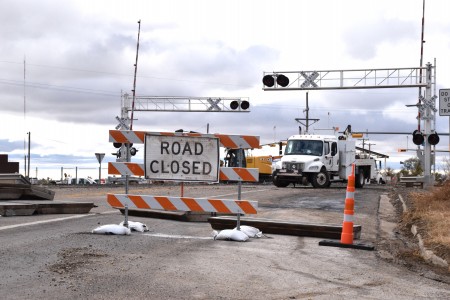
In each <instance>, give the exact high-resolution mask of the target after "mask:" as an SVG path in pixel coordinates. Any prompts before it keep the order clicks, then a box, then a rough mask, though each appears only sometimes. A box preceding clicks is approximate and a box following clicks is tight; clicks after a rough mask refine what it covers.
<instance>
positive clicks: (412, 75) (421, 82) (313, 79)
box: [263, 63, 437, 184]
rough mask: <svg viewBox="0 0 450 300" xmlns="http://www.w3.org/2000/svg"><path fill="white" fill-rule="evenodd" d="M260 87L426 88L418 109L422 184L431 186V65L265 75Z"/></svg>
mask: <svg viewBox="0 0 450 300" xmlns="http://www.w3.org/2000/svg"><path fill="white" fill-rule="evenodd" d="M422 71H425V72H422ZM424 73H425V74H424ZM263 85H264V86H263V90H264V91H298V90H339V89H377V88H414V87H418V88H425V94H424V96H422V95H420V101H419V103H418V104H417V107H418V109H419V111H420V118H421V120H423V121H424V129H423V134H424V135H425V139H424V140H425V141H424V154H425V155H424V156H425V157H424V181H425V183H426V184H430V183H432V176H431V144H430V143H429V142H428V139H427V137H428V136H429V135H431V134H432V133H433V132H432V131H434V128H433V129H432V128H431V126H432V125H434V124H435V123H434V120H435V114H436V111H437V109H436V105H435V102H436V98H437V97H436V95H434V96H431V93H432V88H434V90H435V87H436V66H432V65H431V63H428V64H427V65H426V67H417V68H385V69H354V70H325V71H277V72H275V71H274V72H264V74H263Z"/></svg>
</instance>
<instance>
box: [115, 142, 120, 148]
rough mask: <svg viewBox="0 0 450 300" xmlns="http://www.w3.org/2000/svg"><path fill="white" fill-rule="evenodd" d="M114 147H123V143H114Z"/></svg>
mask: <svg viewBox="0 0 450 300" xmlns="http://www.w3.org/2000/svg"><path fill="white" fill-rule="evenodd" d="M113 146H114V148H120V147H122V143H113Z"/></svg>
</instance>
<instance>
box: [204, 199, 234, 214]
mask: <svg viewBox="0 0 450 300" xmlns="http://www.w3.org/2000/svg"><path fill="white" fill-rule="evenodd" d="M208 202H209V203H211V205H212V206H213V207H214V208H215V209H216V211H217V212H221V213H231V211H230V209H229V208H228V207H226V205H225V204H224V203H223V202H222V200H214V199H211V200H208Z"/></svg>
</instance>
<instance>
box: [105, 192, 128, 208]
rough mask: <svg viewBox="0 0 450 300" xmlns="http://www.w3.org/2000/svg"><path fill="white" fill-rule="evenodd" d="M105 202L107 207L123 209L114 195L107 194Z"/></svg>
mask: <svg viewBox="0 0 450 300" xmlns="http://www.w3.org/2000/svg"><path fill="white" fill-rule="evenodd" d="M106 200H107V201H108V203H109V205H111V206H112V207H124V206H123V204H122V202H120V200H119V199H117V197H116V195H113V194H107V195H106Z"/></svg>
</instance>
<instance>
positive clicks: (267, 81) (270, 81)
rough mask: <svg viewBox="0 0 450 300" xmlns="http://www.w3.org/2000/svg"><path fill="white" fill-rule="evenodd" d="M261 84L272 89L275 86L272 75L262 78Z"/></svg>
mask: <svg viewBox="0 0 450 300" xmlns="http://www.w3.org/2000/svg"><path fill="white" fill-rule="evenodd" d="M263 84H264V85H265V86H267V87H273V86H274V85H275V79H274V78H273V76H272V75H266V76H264V77H263Z"/></svg>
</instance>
